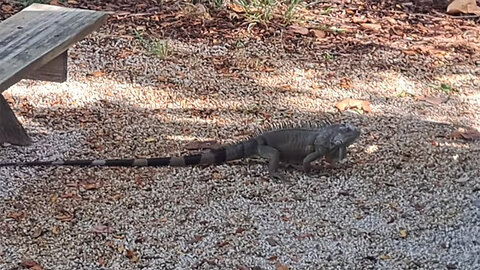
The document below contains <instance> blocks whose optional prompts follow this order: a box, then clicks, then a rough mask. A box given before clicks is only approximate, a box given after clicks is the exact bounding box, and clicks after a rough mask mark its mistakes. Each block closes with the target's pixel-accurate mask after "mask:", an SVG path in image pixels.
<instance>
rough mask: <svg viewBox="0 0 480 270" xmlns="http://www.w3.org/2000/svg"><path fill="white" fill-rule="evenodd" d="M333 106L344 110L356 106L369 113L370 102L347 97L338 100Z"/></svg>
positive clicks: (370, 110) (341, 110)
mask: <svg viewBox="0 0 480 270" xmlns="http://www.w3.org/2000/svg"><path fill="white" fill-rule="evenodd" d="M335 107H336V108H337V109H338V110H339V111H340V112H344V111H345V110H348V109H351V108H356V109H361V110H363V111H364V112H367V113H370V112H372V109H371V108H370V102H368V101H366V100H359V99H352V98H347V99H344V100H342V101H339V102H337V103H336V104H335Z"/></svg>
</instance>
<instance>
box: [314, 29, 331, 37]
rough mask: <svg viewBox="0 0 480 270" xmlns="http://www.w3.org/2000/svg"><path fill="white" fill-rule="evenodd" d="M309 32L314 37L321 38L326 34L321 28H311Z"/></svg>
mask: <svg viewBox="0 0 480 270" xmlns="http://www.w3.org/2000/svg"><path fill="white" fill-rule="evenodd" d="M310 32H311V33H312V34H313V36H314V37H315V38H316V39H322V38H325V37H326V36H327V32H325V31H323V30H318V29H312V30H310Z"/></svg>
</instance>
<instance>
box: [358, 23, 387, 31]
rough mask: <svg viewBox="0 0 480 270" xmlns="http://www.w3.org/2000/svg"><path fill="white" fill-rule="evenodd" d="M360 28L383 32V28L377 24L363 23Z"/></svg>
mask: <svg viewBox="0 0 480 270" xmlns="http://www.w3.org/2000/svg"><path fill="white" fill-rule="evenodd" d="M360 26H361V27H362V28H363V29H366V30H372V31H380V30H382V26H381V25H380V24H377V23H361V24H360Z"/></svg>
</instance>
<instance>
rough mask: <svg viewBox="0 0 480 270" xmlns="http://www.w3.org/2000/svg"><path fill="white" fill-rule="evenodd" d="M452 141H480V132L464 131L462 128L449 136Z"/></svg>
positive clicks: (473, 130)
mask: <svg viewBox="0 0 480 270" xmlns="http://www.w3.org/2000/svg"><path fill="white" fill-rule="evenodd" d="M449 137H450V138H451V139H464V140H469V141H475V140H480V132H479V131H478V130H476V129H473V128H471V129H464V128H460V129H458V130H457V131H454V132H452V133H451V134H450V136H449Z"/></svg>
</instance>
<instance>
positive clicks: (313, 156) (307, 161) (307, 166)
mask: <svg viewBox="0 0 480 270" xmlns="http://www.w3.org/2000/svg"><path fill="white" fill-rule="evenodd" d="M325 152H326V150H325V149H324V148H322V147H317V148H316V149H315V152H313V153H310V154H308V155H307V156H306V157H305V158H304V159H303V170H304V171H305V173H309V172H310V170H311V169H312V164H311V162H312V161H315V160H317V159H319V158H321V157H323V155H325Z"/></svg>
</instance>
